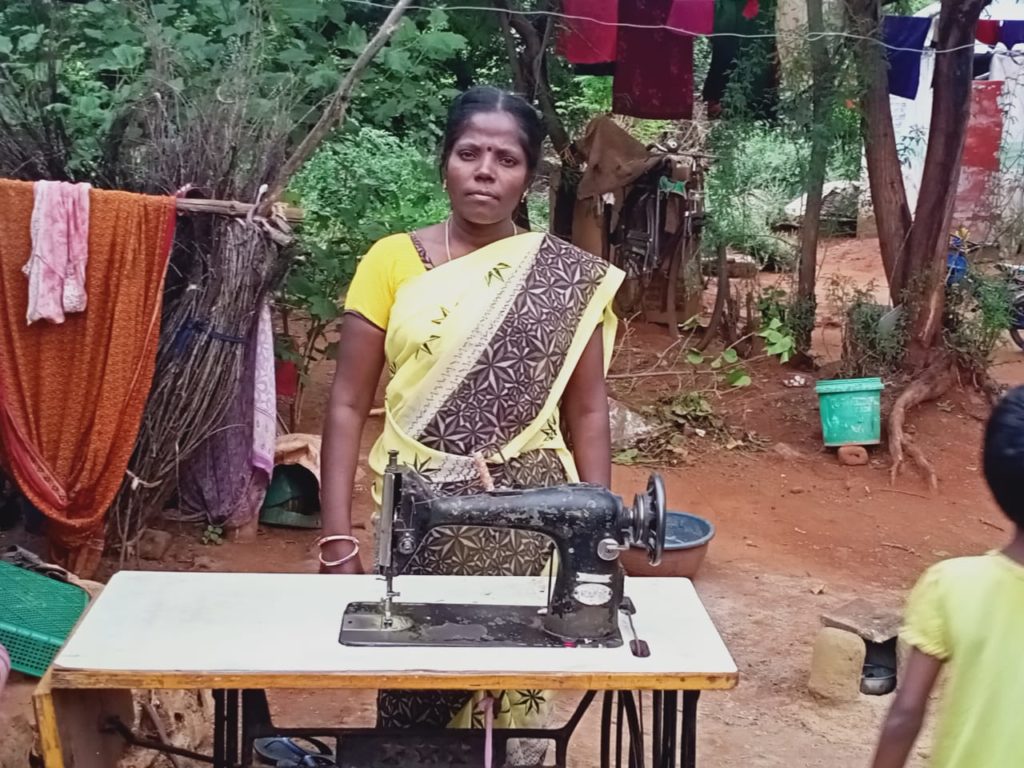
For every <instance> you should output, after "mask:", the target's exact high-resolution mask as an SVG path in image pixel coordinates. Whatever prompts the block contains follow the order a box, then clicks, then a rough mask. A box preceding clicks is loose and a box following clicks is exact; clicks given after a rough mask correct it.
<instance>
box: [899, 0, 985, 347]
mask: <svg viewBox="0 0 1024 768" xmlns="http://www.w3.org/2000/svg"><path fill="white" fill-rule="evenodd" d="M987 4H988V3H987V0H942V7H941V10H940V12H939V23H938V30H937V33H936V35H935V45H936V48H937V49H938V51H939V52H938V53H936V56H935V79H934V89H935V92H934V98H933V102H932V117H931V128H930V129H929V132H928V151H927V154H926V155H925V161H924V175H923V177H922V179H921V194H920V195H919V197H918V200H917V210H916V211H915V212H914V223H913V225H912V227H911V231H910V243H909V248H908V249H907V259H906V271H905V273H904V285H906V286H907V287H909V289H910V291H911V294H912V296H913V300H912V301H911V302H909V304H908V308H909V309H910V317H909V319H910V332H911V338H910V348H909V350H908V352H909V353H910V354H909V360H908V361H909V362H910V364H911V365H912V366H915V367H920V366H922V365H923V364H924V363H926V362H927V358H928V353H929V351H930V350H931V348H932V347H933V346H935V344H936V343H937V342H938V341H940V340H941V334H940V331H941V329H942V311H943V307H944V304H945V266H946V251H947V247H948V244H949V228H950V224H951V219H952V217H953V204H954V203H955V201H956V191H957V185H958V183H959V181H960V162H961V158H962V156H963V150H964V138H965V137H966V135H967V122H968V120H969V118H970V115H971V81H972V78H973V74H972V69H973V61H974V47H973V44H974V33H975V28H976V27H977V24H978V17H979V16H980V15H981V10H982V9H983V8H984V7H985V6H986V5H987ZM921 85H922V87H927V86H928V84H927V83H922V84H921Z"/></svg>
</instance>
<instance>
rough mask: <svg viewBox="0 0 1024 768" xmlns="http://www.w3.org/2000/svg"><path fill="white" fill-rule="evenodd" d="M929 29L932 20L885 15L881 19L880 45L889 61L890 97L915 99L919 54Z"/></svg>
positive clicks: (918, 76) (918, 74)
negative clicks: (882, 46) (883, 45)
mask: <svg viewBox="0 0 1024 768" xmlns="http://www.w3.org/2000/svg"><path fill="white" fill-rule="evenodd" d="M931 27H932V20H931V19H930V18H925V17H921V16H886V17H885V18H884V19H882V42H883V43H885V46H886V49H885V55H886V58H887V59H888V61H889V93H890V94H892V95H893V96H902V97H903V98H904V99H915V98H917V89H918V86H919V85H920V80H921V53H922V52H923V51H924V42H925V40H926V39H927V38H928V32H929V30H930V29H931ZM928 87H931V83H929V84H928Z"/></svg>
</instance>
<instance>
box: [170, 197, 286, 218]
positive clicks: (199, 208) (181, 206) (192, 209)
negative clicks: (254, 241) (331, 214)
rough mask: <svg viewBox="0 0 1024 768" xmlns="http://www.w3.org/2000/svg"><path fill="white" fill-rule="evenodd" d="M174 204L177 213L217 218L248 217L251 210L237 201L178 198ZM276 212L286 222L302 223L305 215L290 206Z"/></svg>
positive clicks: (245, 204) (250, 204)
mask: <svg viewBox="0 0 1024 768" xmlns="http://www.w3.org/2000/svg"><path fill="white" fill-rule="evenodd" d="M174 204H175V205H176V206H177V208H178V210H179V211H184V212H186V213H212V214H216V215H219V216H238V217H242V216H248V215H249V211H251V210H252V209H253V205H252V203H240V202H238V201H237V200H199V199H196V198H190V197H179V198H178V199H177V200H175V201H174ZM277 210H278V211H279V212H280V214H281V215H282V216H284V218H285V219H287V220H288V221H302V219H303V217H304V215H305V213H304V211H303V210H302V209H301V208H296V207H294V206H291V205H280V206H279V207H278V208H277Z"/></svg>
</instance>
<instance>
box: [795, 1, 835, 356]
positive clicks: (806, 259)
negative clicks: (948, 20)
mask: <svg viewBox="0 0 1024 768" xmlns="http://www.w3.org/2000/svg"><path fill="white" fill-rule="evenodd" d="M807 31H808V33H809V37H808V41H807V45H808V48H809V50H810V59H811V122H812V127H811V154H810V158H809V159H808V161H807V186H806V189H807V201H806V203H805V205H804V220H803V228H802V230H801V233H800V277H799V282H798V285H797V304H798V307H799V310H798V314H799V316H800V319H801V323H800V327H799V329H798V338H797V339H796V345H797V350H798V351H799V352H803V353H805V354H806V353H807V352H808V351H809V350H810V348H811V333H812V331H813V330H814V316H815V314H816V310H817V298H816V296H815V293H814V287H815V282H816V272H817V266H818V230H819V227H820V225H821V202H822V200H821V198H822V191H823V188H824V186H825V172H826V170H827V166H828V150H829V146H828V132H827V127H826V123H827V121H828V97H829V92H830V91H831V90H832V88H831V85H832V84H831V77H832V75H831V72H830V71H829V70H830V66H829V56H828V48H827V44H826V42H825V38H824V37H821V34H822V33H823V32H824V31H825V19H824V13H823V11H822V0H807Z"/></svg>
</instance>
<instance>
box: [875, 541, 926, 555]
mask: <svg viewBox="0 0 1024 768" xmlns="http://www.w3.org/2000/svg"><path fill="white" fill-rule="evenodd" d="M882 546H883V547H890V548H891V549H901V550H903V551H904V552H909V553H910V554H912V555H916V554H917V552H916V551H915V550H914V549H913V548H912V547H908V546H905V545H903V544H893V543H892V542H889V541H883V542H882Z"/></svg>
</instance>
